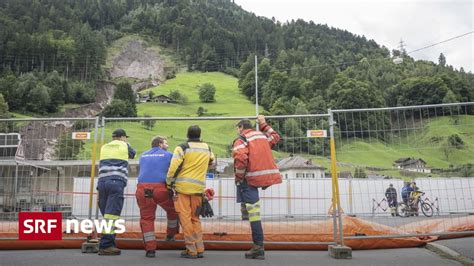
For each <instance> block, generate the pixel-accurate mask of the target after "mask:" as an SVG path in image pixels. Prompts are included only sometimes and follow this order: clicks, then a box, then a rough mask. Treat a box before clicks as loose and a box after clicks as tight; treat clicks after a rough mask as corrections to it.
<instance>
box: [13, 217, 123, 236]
mask: <svg viewBox="0 0 474 266" xmlns="http://www.w3.org/2000/svg"><path fill="white" fill-rule="evenodd" d="M62 227H63V224H62V215H61V213H60V212H20V213H19V214H18V229H19V232H18V238H19V239H20V240H61V239H62V232H63V228H62ZM94 229H96V231H97V233H99V234H100V233H104V232H111V231H112V230H114V232H115V233H117V234H121V233H123V232H125V221H124V220H123V219H119V220H116V221H111V220H108V221H106V220H100V221H99V220H89V219H85V220H82V221H80V222H79V220H76V219H70V220H66V230H65V232H66V233H68V234H70V233H86V234H90V233H92V232H93V231H94Z"/></svg>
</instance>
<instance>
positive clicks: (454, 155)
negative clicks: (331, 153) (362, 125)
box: [337, 116, 474, 168]
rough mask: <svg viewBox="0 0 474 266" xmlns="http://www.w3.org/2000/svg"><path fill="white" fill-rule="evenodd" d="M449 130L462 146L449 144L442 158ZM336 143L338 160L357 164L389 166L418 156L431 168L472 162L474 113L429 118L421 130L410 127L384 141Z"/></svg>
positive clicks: (473, 151)
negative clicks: (403, 132)
mask: <svg viewBox="0 0 474 266" xmlns="http://www.w3.org/2000/svg"><path fill="white" fill-rule="evenodd" d="M453 134H457V135H459V136H460V137H461V138H462V140H463V141H464V147H463V148H460V149H456V148H455V147H449V148H448V150H447V152H448V156H447V158H446V153H445V149H446V144H447V139H448V137H449V136H451V135H453ZM338 146H339V147H338V150H337V157H338V160H339V161H341V162H347V163H352V164H355V165H361V166H375V167H381V168H390V167H392V164H393V162H394V161H395V160H396V159H398V158H401V157H416V158H422V159H423V160H425V161H426V162H427V163H428V166H429V167H433V168H448V167H449V166H450V165H454V166H455V165H461V164H467V163H474V156H473V155H472V154H474V116H459V117H458V119H457V120H454V119H453V118H451V117H440V118H437V119H432V120H430V121H429V122H427V123H426V124H425V126H424V127H423V129H422V130H418V131H416V132H415V131H411V132H410V133H409V134H408V135H406V136H403V137H399V138H393V139H391V140H389V141H388V143H383V142H381V141H376V140H374V139H372V140H371V141H370V142H368V141H367V140H365V141H364V140H360V139H358V140H349V141H347V140H346V141H342V143H341V142H340V143H339V145H338Z"/></svg>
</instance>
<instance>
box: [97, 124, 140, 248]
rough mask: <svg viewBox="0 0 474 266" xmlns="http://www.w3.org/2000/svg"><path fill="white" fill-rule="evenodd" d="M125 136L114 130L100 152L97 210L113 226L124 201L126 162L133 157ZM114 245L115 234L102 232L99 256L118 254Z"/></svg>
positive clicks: (126, 178)
mask: <svg viewBox="0 0 474 266" xmlns="http://www.w3.org/2000/svg"><path fill="white" fill-rule="evenodd" d="M127 138H128V136H127V133H126V132H125V130H123V129H117V130H115V131H114V132H113V133H112V141H111V142H109V143H107V144H105V145H104V146H102V148H101V150H100V163H99V181H98V183H97V190H98V191H99V209H100V212H101V214H102V216H103V217H104V219H105V220H108V222H109V221H112V223H114V222H115V221H116V220H118V219H119V218H120V214H121V212H122V208H123V201H124V189H125V186H127V180H128V159H133V158H135V153H136V152H135V150H134V149H133V148H132V147H131V146H130V144H128V142H127ZM120 253H121V251H120V249H118V248H117V247H116V246H115V232H114V230H113V229H112V230H111V231H105V232H102V238H101V239H100V243H99V255H120Z"/></svg>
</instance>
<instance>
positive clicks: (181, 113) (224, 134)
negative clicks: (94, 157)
mask: <svg viewBox="0 0 474 266" xmlns="http://www.w3.org/2000/svg"><path fill="white" fill-rule="evenodd" d="M203 83H212V84H214V85H215V86H216V96H215V98H216V102H215V103H201V102H200V101H199V95H198V92H197V89H196V87H197V86H198V85H201V84H203ZM151 90H153V92H154V93H155V95H159V94H164V95H168V94H169V92H170V91H171V90H179V91H180V92H181V93H182V94H184V95H186V96H187V97H188V99H189V101H188V103H187V104H161V103H141V104H138V105H137V109H138V116H143V115H144V114H147V115H150V116H153V117H197V114H196V111H197V109H198V107H199V106H202V107H203V108H205V109H207V110H208V111H207V115H212V116H249V115H254V114H255V109H254V108H255V106H254V105H253V104H252V103H251V102H250V101H249V100H247V99H246V98H245V96H243V95H242V94H241V93H240V91H239V89H238V87H237V79H236V78H234V77H232V76H229V75H225V74H222V73H217V72H208V73H197V72H193V73H180V74H178V75H177V76H176V78H174V79H171V80H168V81H167V82H165V83H164V84H161V85H160V86H158V87H155V88H152V89H151ZM142 93H147V91H143V92H142ZM237 122H238V121H237V120H225V121H222V120H219V121H157V122H156V124H155V127H154V128H153V130H147V129H146V128H145V126H144V125H143V123H142V122H135V121H120V122H109V123H107V126H106V131H105V140H106V141H109V140H110V136H111V134H112V131H113V129H115V128H119V127H120V128H124V129H125V130H126V131H127V134H129V135H130V136H131V138H130V143H131V144H132V146H133V147H134V148H136V149H137V150H138V152H139V153H141V152H143V151H144V150H146V149H148V148H149V147H150V141H151V138H152V137H153V136H155V135H158V134H159V135H163V136H166V137H168V141H169V143H170V147H171V149H173V148H174V147H175V146H176V145H178V144H180V143H182V142H184V141H185V140H186V131H187V128H188V126H190V125H192V124H198V125H199V126H200V127H201V128H202V139H203V140H204V141H206V142H208V143H209V144H210V145H211V148H212V150H213V151H214V153H216V154H217V155H218V156H219V157H223V156H225V157H228V151H229V149H228V148H229V145H231V143H232V141H233V139H234V138H235V137H236V131H235V124H236V123H237ZM87 149H90V147H87Z"/></svg>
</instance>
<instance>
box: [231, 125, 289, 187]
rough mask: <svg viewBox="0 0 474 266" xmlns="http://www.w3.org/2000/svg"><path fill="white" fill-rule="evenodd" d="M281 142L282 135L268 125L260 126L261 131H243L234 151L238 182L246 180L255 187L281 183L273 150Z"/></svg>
mask: <svg viewBox="0 0 474 266" xmlns="http://www.w3.org/2000/svg"><path fill="white" fill-rule="evenodd" d="M279 140H280V135H278V133H277V132H276V131H275V130H273V129H272V128H271V127H270V126H269V125H268V124H266V123H265V124H262V125H260V131H255V130H253V129H245V130H244V131H242V134H241V135H240V136H239V138H237V139H236V140H235V141H234V145H233V149H232V157H233V158H234V168H235V179H236V181H242V180H244V179H245V180H247V183H248V184H249V185H251V186H254V187H268V186H271V185H274V184H279V183H281V182H282V180H281V179H282V178H281V174H280V171H279V170H278V167H277V165H276V164H275V160H274V159H273V155H272V150H271V148H272V147H273V145H275V144H277V143H278V141H279Z"/></svg>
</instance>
